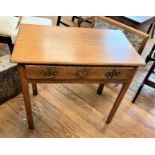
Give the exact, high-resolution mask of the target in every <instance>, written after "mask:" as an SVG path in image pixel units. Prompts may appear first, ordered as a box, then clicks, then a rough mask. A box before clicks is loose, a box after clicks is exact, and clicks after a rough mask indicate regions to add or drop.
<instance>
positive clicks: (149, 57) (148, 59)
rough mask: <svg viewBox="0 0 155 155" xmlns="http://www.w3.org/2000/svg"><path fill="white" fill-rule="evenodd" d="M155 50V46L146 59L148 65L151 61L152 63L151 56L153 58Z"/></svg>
mask: <svg viewBox="0 0 155 155" xmlns="http://www.w3.org/2000/svg"><path fill="white" fill-rule="evenodd" d="M154 50H155V44H154V45H153V47H152V49H151V51H150V53H149V54H148V56H147V57H146V59H145V62H146V63H148V62H149V61H151V56H152V54H153V52H154Z"/></svg>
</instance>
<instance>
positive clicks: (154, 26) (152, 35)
mask: <svg viewBox="0 0 155 155" xmlns="http://www.w3.org/2000/svg"><path fill="white" fill-rule="evenodd" d="M154 31H155V22H154V24H153V28H152V34H151V38H152V39H153V37H154Z"/></svg>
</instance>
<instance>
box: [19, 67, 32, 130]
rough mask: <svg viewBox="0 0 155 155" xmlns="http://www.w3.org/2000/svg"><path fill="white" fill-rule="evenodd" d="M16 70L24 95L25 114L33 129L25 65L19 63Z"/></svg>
mask: <svg viewBox="0 0 155 155" xmlns="http://www.w3.org/2000/svg"><path fill="white" fill-rule="evenodd" d="M18 71H19V76H20V81H21V86H22V92H23V97H24V103H25V109H26V115H27V120H28V124H29V128H30V129H34V123H33V116H32V109H31V101H30V94H29V86H28V79H27V76H26V70H25V65H21V64H19V65H18Z"/></svg>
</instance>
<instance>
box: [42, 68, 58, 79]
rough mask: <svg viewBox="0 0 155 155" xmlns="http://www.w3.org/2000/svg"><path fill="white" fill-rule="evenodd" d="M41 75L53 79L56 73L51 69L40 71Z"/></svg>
mask: <svg viewBox="0 0 155 155" xmlns="http://www.w3.org/2000/svg"><path fill="white" fill-rule="evenodd" d="M41 74H42V75H43V76H46V77H49V78H54V77H55V76H56V74H57V71H56V70H54V69H51V68H47V69H46V70H44V71H42V72H41Z"/></svg>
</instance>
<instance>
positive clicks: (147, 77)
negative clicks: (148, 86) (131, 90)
mask: <svg viewBox="0 0 155 155" xmlns="http://www.w3.org/2000/svg"><path fill="white" fill-rule="evenodd" d="M154 68H155V62H154V63H153V65H152V67H151V68H150V70H149V72H148V74H147V75H146V77H145V79H144V81H143V82H142V84H141V85H140V87H139V89H138V90H137V93H136V95H135V97H134V98H133V100H132V103H134V102H135V101H136V99H137V97H138V95H139V93H140V92H141V90H142V88H143V86H144V84H145V83H146V82H147V81H148V79H149V76H150V75H151V74H152V73H153V71H154Z"/></svg>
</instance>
